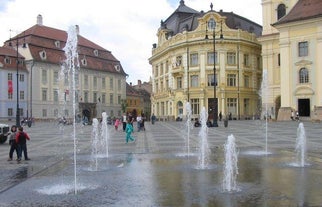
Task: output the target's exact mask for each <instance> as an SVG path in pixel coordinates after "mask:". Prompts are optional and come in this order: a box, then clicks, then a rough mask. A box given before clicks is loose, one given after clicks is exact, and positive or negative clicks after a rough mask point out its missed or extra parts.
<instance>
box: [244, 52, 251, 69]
mask: <svg viewBox="0 0 322 207" xmlns="http://www.w3.org/2000/svg"><path fill="white" fill-rule="evenodd" d="M244 65H245V66H246V67H249V66H250V61H249V55H248V54H244Z"/></svg>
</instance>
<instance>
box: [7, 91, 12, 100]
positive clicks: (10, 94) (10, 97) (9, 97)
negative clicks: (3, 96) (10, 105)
mask: <svg viewBox="0 0 322 207" xmlns="http://www.w3.org/2000/svg"><path fill="white" fill-rule="evenodd" d="M12 98H13V93H9V92H8V99H10V100H11V99H12Z"/></svg>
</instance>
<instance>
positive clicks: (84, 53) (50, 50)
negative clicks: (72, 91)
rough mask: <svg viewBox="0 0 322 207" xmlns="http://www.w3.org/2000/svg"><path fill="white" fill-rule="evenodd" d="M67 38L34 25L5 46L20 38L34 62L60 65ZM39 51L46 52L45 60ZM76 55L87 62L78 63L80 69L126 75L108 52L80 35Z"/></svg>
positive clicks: (61, 31) (42, 26)
mask: <svg viewBox="0 0 322 207" xmlns="http://www.w3.org/2000/svg"><path fill="white" fill-rule="evenodd" d="M67 36H68V34H67V32H66V31H63V30H59V29H55V28H51V27H47V26H44V25H38V24H36V25H34V26H32V27H31V28H29V29H27V30H25V31H24V32H22V33H20V34H19V35H17V36H15V37H13V38H12V39H11V40H7V41H6V42H5V45H6V46H8V44H9V42H10V41H12V40H15V39H16V38H20V39H19V44H20V43H21V44H22V41H24V42H26V43H27V45H28V47H29V49H30V53H31V55H32V57H33V59H34V60H36V61H43V62H49V63H53V64H61V63H62V62H63V61H64V60H65V59H66V57H65V52H64V50H63V49H64V47H65V44H66V40H67ZM56 41H58V42H59V44H60V46H59V47H57V46H56V45H55V42H56ZM94 50H97V51H98V55H95V54H94ZM41 51H45V52H46V59H42V58H41V57H40V54H39V53H40V52H41ZM78 55H79V60H81V59H84V58H85V59H86V62H87V64H86V65H82V63H81V61H80V67H81V68H86V69H92V70H99V71H106V72H111V73H118V74H120V75H126V73H125V72H124V70H123V68H122V65H121V63H120V61H119V60H117V59H116V58H115V57H114V56H113V55H112V53H111V52H110V51H108V50H106V49H104V48H103V47H101V46H99V45H97V44H95V43H93V42H92V41H90V40H88V39H86V38H84V37H82V36H81V35H78ZM116 65H119V68H120V70H119V71H118V70H116V67H115V66H116Z"/></svg>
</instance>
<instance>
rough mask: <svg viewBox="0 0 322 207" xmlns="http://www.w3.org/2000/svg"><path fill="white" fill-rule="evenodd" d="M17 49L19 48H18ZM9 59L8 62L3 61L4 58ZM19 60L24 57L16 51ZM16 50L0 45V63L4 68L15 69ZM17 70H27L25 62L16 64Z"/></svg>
mask: <svg viewBox="0 0 322 207" xmlns="http://www.w3.org/2000/svg"><path fill="white" fill-rule="evenodd" d="M18 51H19V50H18ZM6 57H8V58H10V59H11V61H10V64H7V63H5V58H6ZM18 57H19V60H24V59H25V58H24V57H23V56H22V55H21V54H19V53H18ZM16 60H17V51H16V50H15V49H13V48H12V47H0V63H1V64H3V68H5V69H14V70H15V69H17V62H16ZM18 67H19V70H24V71H27V68H26V65H25V64H18Z"/></svg>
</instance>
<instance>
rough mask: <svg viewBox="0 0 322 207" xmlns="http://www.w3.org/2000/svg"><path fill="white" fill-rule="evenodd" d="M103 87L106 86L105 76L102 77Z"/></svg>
mask: <svg viewBox="0 0 322 207" xmlns="http://www.w3.org/2000/svg"><path fill="white" fill-rule="evenodd" d="M102 88H103V89H105V88H106V81H105V78H102Z"/></svg>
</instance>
